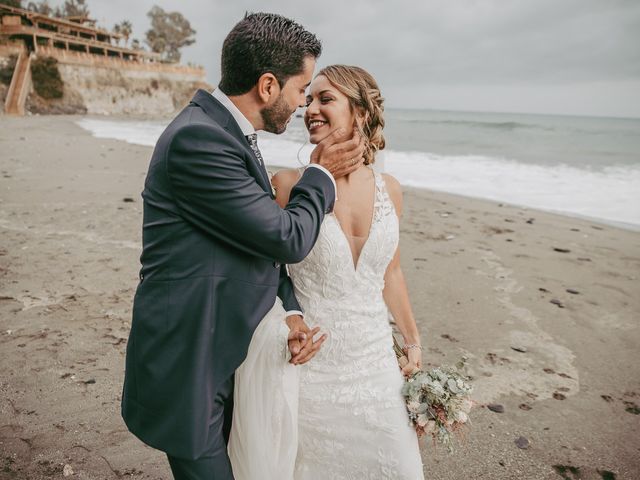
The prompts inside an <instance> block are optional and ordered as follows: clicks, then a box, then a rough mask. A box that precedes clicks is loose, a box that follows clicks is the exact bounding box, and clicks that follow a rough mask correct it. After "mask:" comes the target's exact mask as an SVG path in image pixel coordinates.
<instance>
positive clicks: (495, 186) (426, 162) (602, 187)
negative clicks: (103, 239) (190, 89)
mask: <svg viewBox="0 0 640 480" xmlns="http://www.w3.org/2000/svg"><path fill="white" fill-rule="evenodd" d="M78 124H79V125H80V126H82V127H83V128H85V129H87V130H89V131H90V132H91V133H92V134H93V135H94V136H96V137H100V138H115V139H118V140H123V141H126V142H129V143H136V144H140V145H147V146H154V145H155V143H156V141H157V139H158V137H159V136H160V134H161V133H162V131H163V129H164V128H165V126H166V125H165V124H164V123H161V122H133V121H111V120H97V119H82V120H80V121H79V122H78ZM260 149H261V151H262V155H263V157H264V158H265V161H266V163H267V165H268V166H271V167H275V166H278V167H288V168H295V167H300V166H301V165H305V164H306V163H307V162H308V158H309V154H310V153H311V151H312V149H313V145H310V144H308V143H304V142H301V141H299V140H297V138H294V139H291V138H289V139H287V138H286V137H284V138H283V136H276V135H268V134H263V133H261V134H260ZM145 160H147V159H145ZM377 163H379V164H384V165H383V166H382V168H384V170H385V171H386V172H388V173H390V174H391V175H393V176H395V177H396V178H397V179H398V180H399V181H400V183H402V184H403V185H406V186H410V187H417V188H426V189H431V190H436V191H442V192H448V193H454V194H458V195H463V196H467V197H476V198H484V199H488V200H494V201H499V202H506V203H511V204H514V205H521V206H524V207H531V208H537V209H541V210H547V211H552V212H558V213H563V214H569V215H576V216H581V217H588V218H593V219H598V220H601V221H605V222H612V223H616V224H620V225H623V226H627V227H630V228H640V188H639V187H640V164H637V163H636V164H633V165H618V166H607V167H603V168H600V169H598V170H593V169H589V168H588V167H586V166H585V168H579V167H576V166H572V165H566V164H555V165H538V164H533V163H524V162H521V161H517V160H514V159H509V158H500V157H497V156H485V155H438V154H434V153H429V152H417V151H414V152H402V151H395V150H385V151H383V152H382V155H381V156H380V161H379V162H377Z"/></svg>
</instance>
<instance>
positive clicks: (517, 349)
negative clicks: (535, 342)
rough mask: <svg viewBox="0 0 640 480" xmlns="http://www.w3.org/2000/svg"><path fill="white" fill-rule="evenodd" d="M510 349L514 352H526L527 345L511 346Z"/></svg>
mask: <svg viewBox="0 0 640 480" xmlns="http://www.w3.org/2000/svg"><path fill="white" fill-rule="evenodd" d="M511 350H515V351H516V352H520V353H527V347H514V346H511Z"/></svg>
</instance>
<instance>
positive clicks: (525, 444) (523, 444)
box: [515, 437, 529, 450]
mask: <svg viewBox="0 0 640 480" xmlns="http://www.w3.org/2000/svg"><path fill="white" fill-rule="evenodd" d="M515 444H516V447H518V448H521V449H523V450H526V449H527V448H529V440H527V439H526V438H524V437H518V438H516V440H515Z"/></svg>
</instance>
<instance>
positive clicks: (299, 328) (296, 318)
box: [286, 315, 327, 365]
mask: <svg viewBox="0 0 640 480" xmlns="http://www.w3.org/2000/svg"><path fill="white" fill-rule="evenodd" d="M286 322H287V326H288V327H289V336H288V338H287V342H288V344H289V352H291V359H290V360H289V363H291V364H293V365H302V364H304V363H307V362H308V361H309V360H311V359H312V358H313V357H314V356H315V354H316V353H318V350H320V347H321V346H322V344H323V343H324V341H325V340H326V339H327V334H326V333H325V334H323V335H321V336H320V338H318V339H317V340H315V341H314V340H313V337H314V336H315V335H316V334H317V333H318V332H319V331H320V327H315V328H314V329H310V328H309V327H308V326H307V324H306V323H305V322H304V320H303V318H302V317H301V316H300V315H290V316H288V317H287V319H286Z"/></svg>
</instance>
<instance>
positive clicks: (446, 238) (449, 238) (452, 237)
mask: <svg viewBox="0 0 640 480" xmlns="http://www.w3.org/2000/svg"><path fill="white" fill-rule="evenodd" d="M454 238H456V236H455V235H447V236H446V237H444V239H445V240H453V239H454Z"/></svg>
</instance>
